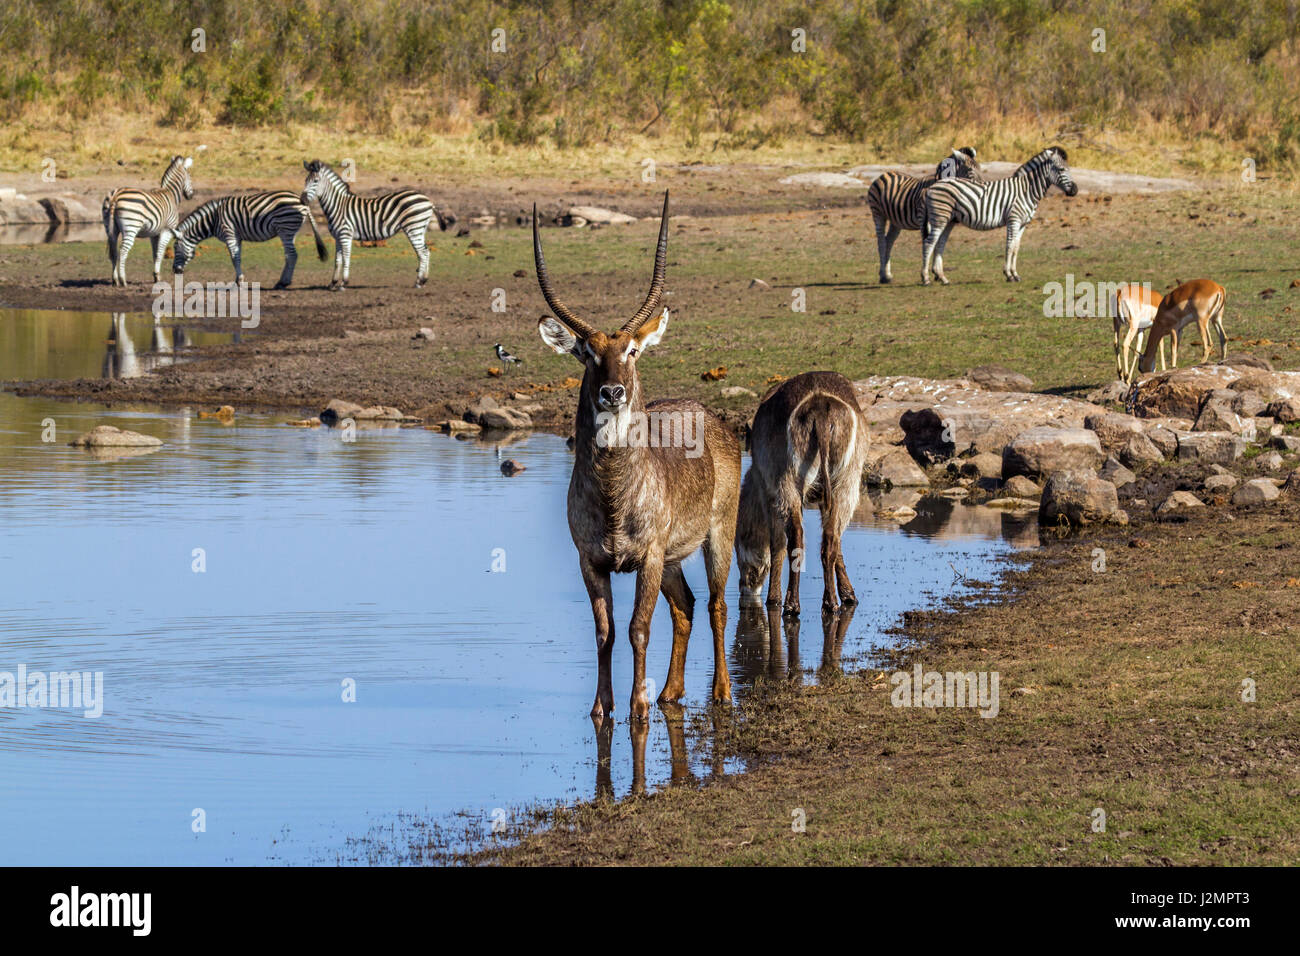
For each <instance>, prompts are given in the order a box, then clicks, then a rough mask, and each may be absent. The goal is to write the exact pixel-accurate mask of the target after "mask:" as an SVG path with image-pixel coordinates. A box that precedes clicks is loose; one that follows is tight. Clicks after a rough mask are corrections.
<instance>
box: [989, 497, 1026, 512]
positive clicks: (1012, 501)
mask: <svg viewBox="0 0 1300 956" xmlns="http://www.w3.org/2000/svg"><path fill="white" fill-rule="evenodd" d="M984 507H986V508H1000V509H1002V510H1003V511H1037V510H1038V500H1037V499H1036V498H1017V497H1006V498H994V499H993V500H992V501H986V502H984Z"/></svg>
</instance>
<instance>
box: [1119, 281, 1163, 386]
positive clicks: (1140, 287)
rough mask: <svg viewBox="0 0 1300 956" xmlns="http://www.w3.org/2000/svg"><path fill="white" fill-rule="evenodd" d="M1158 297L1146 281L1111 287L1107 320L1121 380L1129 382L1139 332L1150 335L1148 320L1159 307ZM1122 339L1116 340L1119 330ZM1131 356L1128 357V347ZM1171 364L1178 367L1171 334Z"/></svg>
mask: <svg viewBox="0 0 1300 956" xmlns="http://www.w3.org/2000/svg"><path fill="white" fill-rule="evenodd" d="M1161 298H1162V296H1161V295H1160V293H1159V292H1156V291H1155V290H1154V289H1152V288H1151V286H1150V284H1149V283H1145V282H1129V283H1125V284H1124V285H1121V286H1120V287H1119V288H1118V289H1116V290H1115V293H1114V294H1113V295H1112V296H1111V300H1110V314H1111V319H1112V320H1113V322H1114V324H1115V368H1116V369H1117V370H1118V372H1119V377H1120V379H1121V380H1122V381H1125V382H1127V381H1130V380H1131V379H1132V378H1133V372H1134V370H1135V369H1136V367H1137V361H1138V356H1139V355H1141V354H1142V348H1143V340H1142V333H1143V332H1147V333H1148V335H1149V334H1150V332H1149V330H1150V329H1151V323H1152V321H1153V320H1154V319H1155V317H1156V312H1157V310H1158V309H1159V308H1160V300H1161ZM1121 332H1122V333H1123V334H1124V340H1123V342H1122V343H1121V342H1120V333H1121ZM1159 341H1160V371H1162V372H1163V371H1164V370H1165V343H1164V339H1160V340H1159ZM1130 347H1131V348H1132V350H1133V358H1132V359H1131V360H1130V359H1129V349H1130ZM1174 367H1175V368H1177V367H1178V335H1177V333H1175V334H1174Z"/></svg>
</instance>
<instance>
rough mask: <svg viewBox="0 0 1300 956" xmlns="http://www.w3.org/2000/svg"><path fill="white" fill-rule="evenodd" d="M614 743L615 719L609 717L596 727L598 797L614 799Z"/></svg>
mask: <svg viewBox="0 0 1300 956" xmlns="http://www.w3.org/2000/svg"><path fill="white" fill-rule="evenodd" d="M613 744H614V721H613V720H611V719H610V718H608V717H605V718H603V719H601V720H600V722H599V725H598V726H597V727H596V799H597V800H613V799H614V779H613V776H612V775H611V773H610V769H609V762H610V756H611V752H612V751H613V749H614V748H613Z"/></svg>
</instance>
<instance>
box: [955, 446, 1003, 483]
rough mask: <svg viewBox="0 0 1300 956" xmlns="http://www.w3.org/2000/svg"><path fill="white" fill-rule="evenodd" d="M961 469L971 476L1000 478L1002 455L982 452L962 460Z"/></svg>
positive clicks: (964, 473) (963, 472)
mask: <svg viewBox="0 0 1300 956" xmlns="http://www.w3.org/2000/svg"><path fill="white" fill-rule="evenodd" d="M959 469H960V471H961V473H962V474H963V475H966V476H968V477H970V478H999V477H1001V476H1002V456H1001V455H994V454H990V453H989V452H981V453H980V454H978V455H975V456H974V457H973V458H967V459H965V460H964V461H962V463H961V464H960V466H959Z"/></svg>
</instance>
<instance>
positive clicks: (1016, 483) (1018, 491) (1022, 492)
mask: <svg viewBox="0 0 1300 956" xmlns="http://www.w3.org/2000/svg"><path fill="white" fill-rule="evenodd" d="M1002 491H1003V493H1004V494H1007V495H1009V496H1010V497H1012V498H1033V499H1035V500H1037V498H1038V496H1039V495H1041V494H1042V493H1043V489H1042V488H1040V487H1039V486H1038V484H1037V483H1036V482H1034V481H1032V480H1030V479H1029V478H1026V477H1025V476H1024V475H1012V476H1011V477H1010V478H1008V479H1007V480H1006V482H1005V483H1003V485H1002Z"/></svg>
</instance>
